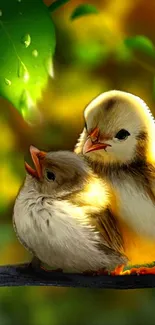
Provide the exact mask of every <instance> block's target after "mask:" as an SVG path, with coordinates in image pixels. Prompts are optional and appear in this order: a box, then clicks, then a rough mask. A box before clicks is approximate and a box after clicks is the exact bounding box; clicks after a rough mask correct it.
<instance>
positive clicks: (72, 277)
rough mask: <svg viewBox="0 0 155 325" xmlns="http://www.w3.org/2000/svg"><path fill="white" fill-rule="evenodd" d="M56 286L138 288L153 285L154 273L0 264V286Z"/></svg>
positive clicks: (154, 284) (151, 286)
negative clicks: (38, 268) (51, 269)
mask: <svg viewBox="0 0 155 325" xmlns="http://www.w3.org/2000/svg"><path fill="white" fill-rule="evenodd" d="M7 286H58V287H76V288H84V287H85V288H102V289H103V288H104V289H140V288H153V287H155V275H150V274H145V275H139V276H138V275H121V276H119V275H118V276H111V275H96V276H86V275H83V274H67V273H62V272H46V271H39V272H37V273H36V272H34V271H33V270H31V269H29V268H28V264H19V265H8V266H0V287H7Z"/></svg>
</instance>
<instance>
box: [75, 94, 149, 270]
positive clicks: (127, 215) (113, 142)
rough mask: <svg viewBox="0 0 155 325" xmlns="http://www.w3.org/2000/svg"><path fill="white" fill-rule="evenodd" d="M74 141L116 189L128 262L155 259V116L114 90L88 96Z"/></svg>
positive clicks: (141, 103)
mask: <svg viewBox="0 0 155 325" xmlns="http://www.w3.org/2000/svg"><path fill="white" fill-rule="evenodd" d="M84 118H85V127H84V129H83V132H82V134H81V135H80V138H79V140H78V143H77V145H76V147H75V152H76V153H77V154H79V153H82V154H84V156H85V157H87V160H88V162H89V164H90V165H91V167H92V168H93V170H94V172H95V173H97V174H98V175H99V176H100V177H103V179H105V181H108V182H109V184H110V186H111V187H112V189H113V190H114V192H115V194H116V202H117V217H116V219H117V221H118V224H119V227H120V229H121V235H122V238H123V241H124V247H125V254H126V256H127V257H128V259H129V263H130V264H143V263H150V262H152V261H155V122H154V119H153V116H152V115H151V112H150V110H149V108H148V107H147V105H146V104H145V102H144V101H143V100H142V99H140V98H139V97H137V96H135V95H132V94H130V93H126V92H123V91H117V90H112V91H108V92H105V93H103V94H101V95H99V96H98V97H97V98H95V99H94V100H92V101H91V103H90V104H89V105H88V106H87V107H86V109H85V111H84Z"/></svg>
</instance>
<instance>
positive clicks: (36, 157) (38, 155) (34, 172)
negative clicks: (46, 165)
mask: <svg viewBox="0 0 155 325" xmlns="http://www.w3.org/2000/svg"><path fill="white" fill-rule="evenodd" d="M30 154H31V157H32V160H33V163H34V166H35V169H33V168H32V167H31V166H29V165H28V163H27V162H25V169H26V170H27V172H28V174H30V175H31V176H33V177H36V178H39V179H40V178H41V177H42V166H41V160H42V159H43V158H45V156H46V152H44V151H40V150H39V149H37V148H35V147H33V146H30Z"/></svg>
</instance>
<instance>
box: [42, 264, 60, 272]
mask: <svg viewBox="0 0 155 325" xmlns="http://www.w3.org/2000/svg"><path fill="white" fill-rule="evenodd" d="M40 269H41V270H43V271H45V272H48V273H50V272H51V273H52V272H63V270H62V269H56V270H48V269H46V268H45V267H44V266H41V267H40Z"/></svg>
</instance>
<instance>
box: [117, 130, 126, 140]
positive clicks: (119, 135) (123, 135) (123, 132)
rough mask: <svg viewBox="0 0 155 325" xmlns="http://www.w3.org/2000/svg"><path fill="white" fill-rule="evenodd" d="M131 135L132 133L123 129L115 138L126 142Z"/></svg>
mask: <svg viewBox="0 0 155 325" xmlns="http://www.w3.org/2000/svg"><path fill="white" fill-rule="evenodd" d="M129 135H130V133H129V132H128V131H127V130H124V129H122V130H120V131H119V132H117V134H116V135H115V138H117V139H118V140H125V139H126V138H127V137H128V136H129Z"/></svg>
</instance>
